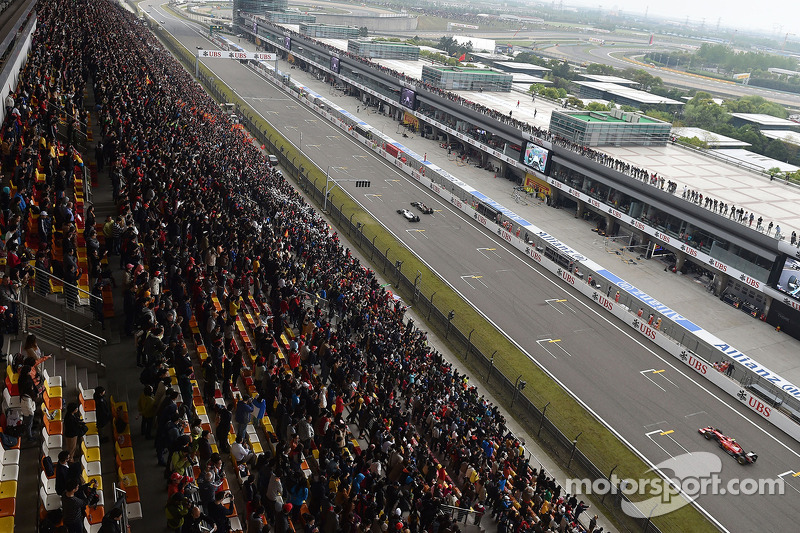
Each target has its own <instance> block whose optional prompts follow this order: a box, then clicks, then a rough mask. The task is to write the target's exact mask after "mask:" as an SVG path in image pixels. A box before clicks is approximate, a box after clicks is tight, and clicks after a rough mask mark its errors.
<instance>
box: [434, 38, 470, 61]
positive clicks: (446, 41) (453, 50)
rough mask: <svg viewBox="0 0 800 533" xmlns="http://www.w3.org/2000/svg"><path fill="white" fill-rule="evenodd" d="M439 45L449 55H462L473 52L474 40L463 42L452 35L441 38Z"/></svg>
mask: <svg viewBox="0 0 800 533" xmlns="http://www.w3.org/2000/svg"><path fill="white" fill-rule="evenodd" d="M438 47H439V48H441V49H442V50H445V51H446V52H447V55H449V56H456V57H461V55H462V54H470V53H472V41H467V42H466V43H465V44H461V43H459V42H458V41H456V40H455V39H454V38H453V37H452V36H447V37H442V38H441V39H439V43H438Z"/></svg>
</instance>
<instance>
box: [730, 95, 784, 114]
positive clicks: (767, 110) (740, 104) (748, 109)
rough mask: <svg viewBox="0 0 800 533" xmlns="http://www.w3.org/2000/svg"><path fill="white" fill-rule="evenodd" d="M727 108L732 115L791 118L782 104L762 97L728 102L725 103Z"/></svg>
mask: <svg viewBox="0 0 800 533" xmlns="http://www.w3.org/2000/svg"><path fill="white" fill-rule="evenodd" d="M724 106H725V108H726V109H727V110H728V112H730V113H763V114H765V115H771V116H773V117H779V118H786V117H788V116H789V113H788V111H786V108H784V107H783V106H781V105H780V104H776V103H774V102H770V101H769V100H767V99H766V98H763V97H761V96H756V95H752V96H742V97H741V98H738V99H736V100H728V101H727V102H725V103H724Z"/></svg>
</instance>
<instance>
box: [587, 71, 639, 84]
mask: <svg viewBox="0 0 800 533" xmlns="http://www.w3.org/2000/svg"><path fill="white" fill-rule="evenodd" d="M581 77H582V78H584V79H586V80H588V81H599V82H601V83H614V84H616V85H627V86H630V87H633V86H638V85H639V83H637V82H635V81H633V80H629V79H627V78H620V77H619V76H604V75H602V74H581Z"/></svg>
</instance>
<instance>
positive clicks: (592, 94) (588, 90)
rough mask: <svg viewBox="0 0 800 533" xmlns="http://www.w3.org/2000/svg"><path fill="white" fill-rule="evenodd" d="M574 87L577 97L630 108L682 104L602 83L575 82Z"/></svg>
mask: <svg viewBox="0 0 800 533" xmlns="http://www.w3.org/2000/svg"><path fill="white" fill-rule="evenodd" d="M575 85H577V86H578V87H579V88H580V91H579V94H578V97H579V98H589V99H595V98H596V99H599V100H609V101H612V102H614V103H616V104H618V105H629V106H632V107H642V106H643V105H661V106H665V107H668V108H677V107H680V106H682V105H683V102H679V101H678V100H673V99H672V98H667V97H666V96H658V95H657V94H651V93H648V92H645V91H640V90H638V89H634V88H632V87H628V86H624V85H619V84H617V83H608V82H604V81H576V82H575Z"/></svg>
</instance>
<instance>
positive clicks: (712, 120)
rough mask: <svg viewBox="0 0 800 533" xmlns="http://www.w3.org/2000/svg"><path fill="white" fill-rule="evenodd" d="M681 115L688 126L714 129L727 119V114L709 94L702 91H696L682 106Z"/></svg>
mask: <svg viewBox="0 0 800 533" xmlns="http://www.w3.org/2000/svg"><path fill="white" fill-rule="evenodd" d="M683 117H684V120H685V122H686V124H687V125H688V126H694V127H697V128H703V129H706V130H711V131H716V129H715V128H717V127H718V126H719V125H720V124H723V123H725V122H727V121H728V114H727V113H726V112H725V110H724V109H723V108H722V106H720V105H718V104H716V103H715V102H714V100H713V98H712V97H711V95H710V94H709V93H707V92H704V91H698V93H697V94H696V95H695V96H694V98H692V99H691V100H689V102H688V103H687V104H686V105H685V106H684V110H683Z"/></svg>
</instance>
